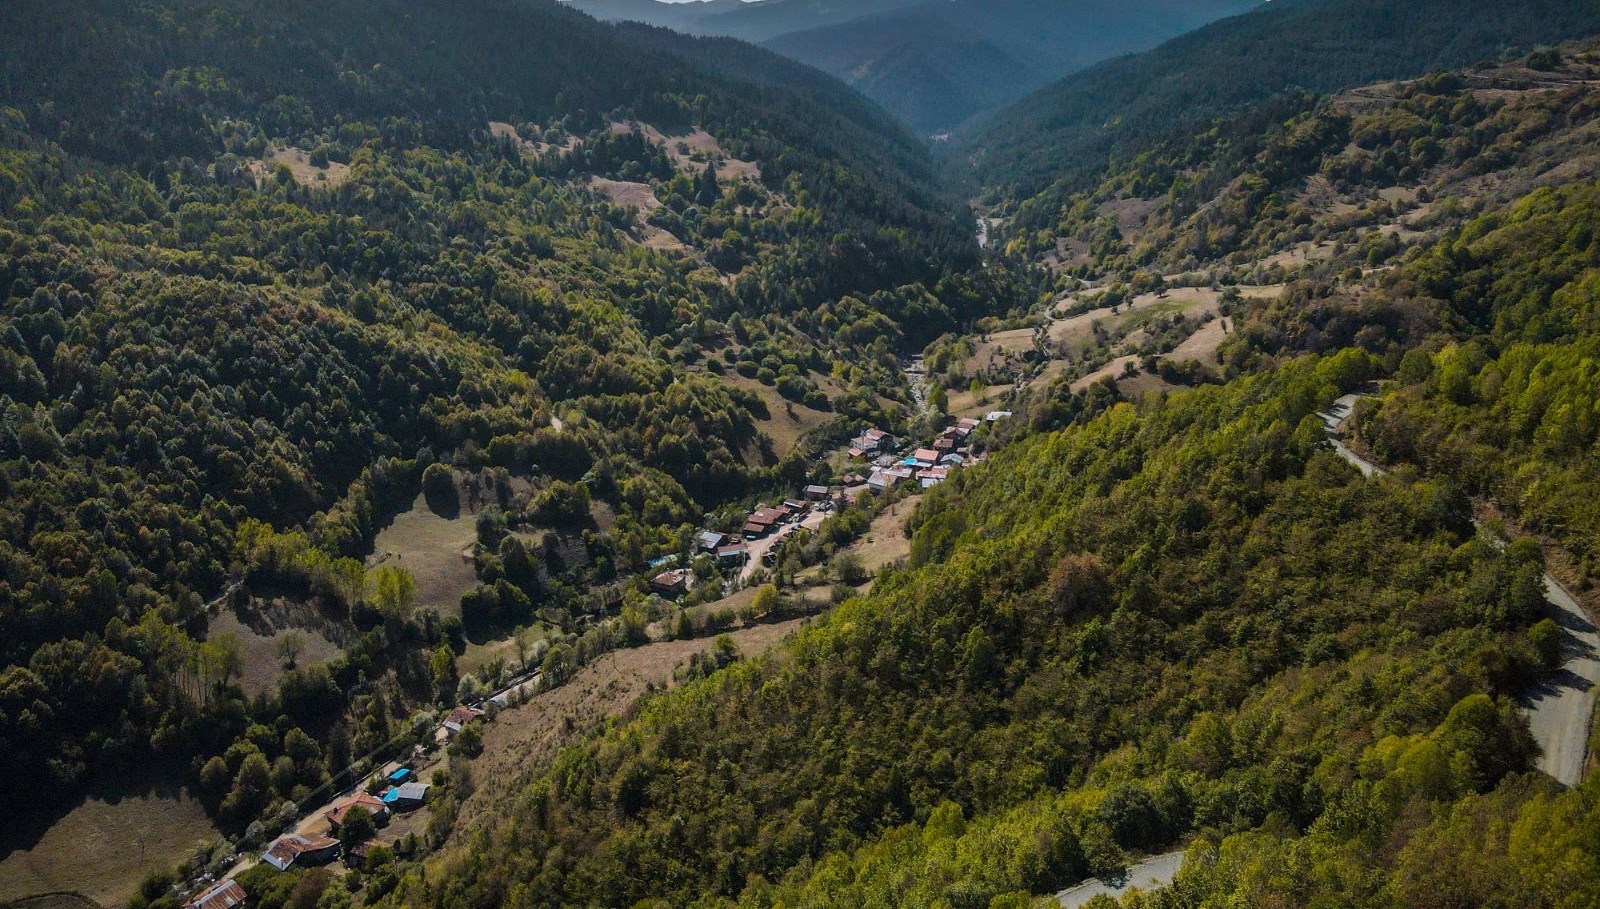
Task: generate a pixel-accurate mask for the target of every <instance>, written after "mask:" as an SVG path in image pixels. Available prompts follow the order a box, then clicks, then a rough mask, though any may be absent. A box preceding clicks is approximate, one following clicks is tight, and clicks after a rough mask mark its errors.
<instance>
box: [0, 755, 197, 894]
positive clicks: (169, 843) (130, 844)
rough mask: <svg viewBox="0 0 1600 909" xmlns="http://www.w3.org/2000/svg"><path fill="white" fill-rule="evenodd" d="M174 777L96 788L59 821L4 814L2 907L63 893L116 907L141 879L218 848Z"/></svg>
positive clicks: (0, 849)
mask: <svg viewBox="0 0 1600 909" xmlns="http://www.w3.org/2000/svg"><path fill="white" fill-rule="evenodd" d="M176 776H177V775H176V774H175V773H174V774H172V775H171V776H168V777H167V778H160V777H157V778H152V779H148V780H139V781H130V782H128V783H123V784H119V785H113V784H106V785H103V786H100V787H97V788H95V789H94V790H93V792H92V794H91V795H90V796H89V797H87V798H85V799H84V800H83V801H82V802H81V803H79V804H78V805H77V807H75V808H73V809H72V810H70V811H68V812H66V813H65V814H63V815H60V816H57V817H52V818H37V819H34V818H17V817H15V816H9V815H8V816H7V818H6V822H5V824H4V825H3V828H0V901H6V900H14V899H21V898H23V897H27V896H32V895H35V894H42V893H56V892H61V891H68V892H72V893H78V894H82V895H83V896H86V897H88V898H89V899H91V900H94V901H95V902H97V903H100V904H101V905H106V906H111V905H120V904H122V903H125V902H127V900H128V899H129V898H130V897H131V896H133V894H134V892H135V891H136V890H137V889H138V886H139V882H140V881H141V880H142V879H143V878H144V876H145V875H146V874H147V873H149V872H150V871H152V870H157V869H167V868H170V867H171V866H172V865H173V864H175V863H176V862H177V861H178V860H180V859H181V858H182V857H184V856H185V855H188V854H190V853H191V852H193V851H194V850H196V849H198V848H200V847H203V846H205V845H208V844H210V843H212V842H214V841H216V840H217V839H218V837H219V836H220V835H221V834H220V833H219V832H218V831H217V829H216V828H215V827H213V826H212V824H211V821H210V819H209V818H207V817H206V813H205V810H204V809H203V808H202V807H201V805H200V801H199V800H198V799H197V798H195V797H194V795H193V794H192V793H190V792H189V791H188V790H187V789H186V788H184V787H183V786H182V785H180V784H179V783H177V782H175V781H174V780H175V779H176ZM69 899H70V898H69ZM28 909H82V903H81V902H75V903H71V904H68V903H62V904H60V905H59V906H57V905H53V904H52V905H49V906H48V907H47V906H38V907H35V906H29V907H28Z"/></svg>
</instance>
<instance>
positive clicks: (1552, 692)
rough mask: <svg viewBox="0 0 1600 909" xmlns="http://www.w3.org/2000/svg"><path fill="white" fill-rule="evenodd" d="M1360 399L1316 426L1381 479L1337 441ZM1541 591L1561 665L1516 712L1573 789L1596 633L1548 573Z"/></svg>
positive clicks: (1598, 675) (1589, 705) (1597, 653)
mask: <svg viewBox="0 0 1600 909" xmlns="http://www.w3.org/2000/svg"><path fill="white" fill-rule="evenodd" d="M1361 397H1362V396H1361V395H1359V394H1351V395H1345V396H1343V397H1341V398H1339V399H1338V400H1336V401H1334V402H1333V405H1332V406H1331V407H1329V408H1328V409H1327V410H1325V411H1323V412H1322V423H1323V425H1324V426H1326V427H1327V431H1328V441H1329V442H1330V443H1332V445H1333V450H1334V451H1335V452H1336V453H1338V455H1339V457H1341V458H1343V459H1345V460H1346V461H1348V462H1350V463H1351V464H1353V465H1355V467H1356V469H1358V470H1360V471H1361V473H1362V474H1363V475H1365V476H1368V477H1372V476H1382V475H1383V473H1384V471H1383V469H1382V468H1380V467H1378V466H1377V465H1376V464H1373V463H1372V462H1370V461H1367V460H1366V459H1364V458H1362V457H1361V456H1360V455H1358V454H1356V453H1355V452H1353V451H1351V450H1350V449H1349V448H1348V447H1347V446H1346V445H1345V444H1344V442H1343V441H1341V440H1340V439H1339V436H1338V433H1339V429H1340V427H1342V426H1343V425H1344V423H1345V421H1346V420H1348V419H1350V414H1351V412H1352V411H1353V410H1354V409H1355V405H1356V401H1358V400H1360V399H1361ZM1544 589H1545V602H1546V603H1547V605H1548V609H1549V612H1550V617H1551V618H1552V619H1554V620H1555V622H1556V624H1557V625H1559V626H1561V632H1562V652H1563V653H1564V654H1565V655H1566V658H1567V661H1566V663H1565V664H1563V665H1562V667H1561V668H1560V669H1558V670H1556V671H1555V672H1554V673H1552V674H1551V676H1550V677H1549V678H1548V679H1546V680H1545V681H1544V683H1543V684H1541V685H1539V686H1537V687H1536V688H1534V689H1533V690H1531V691H1528V692H1526V693H1525V694H1523V696H1522V709H1523V712H1525V713H1526V714H1527V715H1528V727H1529V729H1530V731H1531V732H1532V733H1533V738H1534V741H1536V742H1538V743H1539V748H1540V750H1541V752H1542V753H1541V754H1540V756H1539V761H1538V764H1537V766H1538V768H1539V769H1540V770H1542V771H1544V772H1545V773H1548V774H1549V775H1550V776H1552V777H1554V778H1555V779H1556V781H1557V782H1559V783H1561V784H1562V785H1565V786H1576V785H1578V783H1580V782H1582V781H1583V768H1584V759H1585V758H1586V757H1587V756H1588V745H1589V722H1590V718H1591V717H1593V716H1594V707H1595V698H1596V695H1597V694H1600V632H1597V631H1596V629H1595V626H1594V623H1593V622H1591V621H1589V617H1588V615H1586V614H1585V613H1584V610H1583V607H1582V606H1581V605H1579V603H1578V601H1577V600H1576V599H1574V598H1573V596H1572V595H1571V594H1570V593H1568V592H1567V590H1566V588H1564V587H1562V586H1561V582H1560V581H1557V580H1556V579H1555V578H1554V577H1552V576H1551V575H1550V574H1548V573H1546V574H1545V576H1544Z"/></svg>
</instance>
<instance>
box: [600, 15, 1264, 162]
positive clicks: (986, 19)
mask: <svg viewBox="0 0 1600 909" xmlns="http://www.w3.org/2000/svg"><path fill="white" fill-rule="evenodd" d="M1259 5H1260V0H866V2H859V3H842V2H838V0H756V2H744V0H696V2H691V3H666V2H661V0H572V6H573V7H574V8H576V9H580V10H582V11H584V12H586V13H589V14H590V15H593V16H595V17H596V18H599V19H605V20H609V21H637V22H646V23H650V24H653V25H660V26H664V27H666V28H672V29H676V30H678V31H685V32H689V33H691V34H699V35H724V36H729V37H735V38H741V39H744V40H746V41H754V42H760V43H762V44H765V45H766V46H767V47H768V48H770V49H772V50H775V51H778V52H779V53H781V54H784V55H785V56H788V57H791V58H793V59H796V60H799V61H801V62H804V63H808V64H811V65H812V66H815V67H817V68H819V69H821V70H824V71H826V72H829V73H832V74H833V75H835V76H838V77H840V78H841V79H843V80H845V81H846V82H849V83H850V84H851V85H854V86H855V87H856V88H857V89H859V90H860V91H861V92H863V93H864V94H866V95H867V96H868V97H870V98H872V99H873V100H875V101H877V102H878V103H879V104H881V105H883V106H884V107H885V108H887V109H888V110H889V111H890V112H892V113H894V114H895V115H897V116H899V117H900V118H901V119H902V120H904V121H905V122H907V123H908V124H910V125H911V126H913V127H915V128H917V129H919V130H921V131H924V132H939V131H942V130H945V129H949V128H951V127H953V126H955V125H957V124H959V123H961V122H963V121H964V120H966V119H968V118H969V117H971V116H972V115H974V114H976V113H979V112H982V111H985V110H989V109H993V108H994V107H996V106H998V105H1001V104H1004V103H1006V102H1007V101H1011V100H1013V99H1015V98H1018V97H1021V96H1022V95H1024V94H1026V93H1027V92H1029V91H1032V90H1034V89H1036V88H1039V87H1041V86H1043V85H1045V84H1046V83H1048V82H1049V81H1050V80H1052V79H1055V78H1057V77H1060V76H1063V75H1066V74H1068V73H1072V72H1075V71H1077V70H1080V69H1083V68H1084V67H1086V66H1090V65H1092V64H1094V63H1097V62H1099V61H1101V60H1105V59H1107V58H1110V57H1115V56H1118V55H1121V54H1126V53H1132V52H1135V51H1141V50H1145V49H1147V48H1150V47H1154V46H1155V45H1157V44H1160V43H1161V42H1163V41H1165V40H1167V39H1169V38H1172V37H1175V36H1177V35H1179V34H1182V33H1184V32H1187V31H1190V30H1192V29H1195V28H1198V27H1200V26H1202V25H1205V24H1207V23H1209V22H1212V21H1214V20H1216V19H1220V18H1223V17H1225V16H1230V15H1235V14H1238V13H1243V12H1247V11H1249V10H1251V9H1254V8H1256V7H1258V6H1259Z"/></svg>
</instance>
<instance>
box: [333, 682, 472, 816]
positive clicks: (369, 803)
mask: <svg viewBox="0 0 1600 909" xmlns="http://www.w3.org/2000/svg"><path fill="white" fill-rule="evenodd" d="M456 709H457V710H460V709H461V708H460V707H457V708H456ZM357 808H361V809H364V810H365V811H366V812H367V813H368V814H370V815H372V820H373V821H375V822H377V823H379V824H381V823H383V822H384V821H387V820H388V819H389V806H388V805H385V804H384V803H383V799H380V798H378V797H377V796H375V795H372V794H371V793H367V792H358V793H356V794H355V795H352V796H350V797H349V798H347V799H341V800H339V801H337V802H335V803H334V805H333V808H332V809H330V810H329V811H328V813H327V814H324V815H323V817H325V818H327V819H328V826H329V827H331V828H333V829H335V830H337V829H338V828H339V825H341V824H343V823H344V819H345V818H347V817H349V816H350V812H352V811H354V810H356V809H357Z"/></svg>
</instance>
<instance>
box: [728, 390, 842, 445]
mask: <svg viewBox="0 0 1600 909" xmlns="http://www.w3.org/2000/svg"><path fill="white" fill-rule="evenodd" d="M722 378H723V381H725V382H727V383H728V384H729V385H732V386H734V387H736V388H741V389H743V390H745V391H748V392H752V393H754V394H755V395H756V396H757V397H759V398H761V402H762V403H763V404H765V405H767V419H765V420H757V421H756V424H755V425H756V428H757V429H759V430H760V431H762V432H764V433H766V434H767V436H768V437H769V438H771V439H772V451H773V454H775V455H777V456H778V457H780V458H781V457H783V456H784V455H785V454H787V453H788V452H790V451H792V450H793V449H794V447H795V446H796V445H798V444H799V443H800V440H801V439H802V438H804V437H805V435H806V433H809V432H811V431H812V430H814V429H816V428H817V427H819V426H821V425H822V424H823V423H825V422H827V421H828V419H829V418H830V417H832V416H833V414H831V413H828V412H827V411H822V410H812V409H811V408H809V407H807V406H805V405H804V404H796V403H794V402H793V401H790V400H789V399H787V398H785V397H784V396H783V395H780V394H778V389H776V388H774V387H772V386H770V385H763V384H761V383H760V382H759V381H757V380H755V379H747V378H745V377H744V376H741V375H739V374H738V373H735V372H731V371H730V372H728V373H727V374H726V375H724V376H723V377H722ZM811 378H812V380H813V381H815V382H816V383H817V384H818V385H819V386H820V387H821V388H822V390H823V392H824V393H825V394H828V395H829V396H832V395H834V394H836V393H837V392H838V389H837V387H836V386H834V384H833V382H832V380H831V379H829V378H828V377H826V376H823V375H822V374H820V373H816V372H813V373H811Z"/></svg>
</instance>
